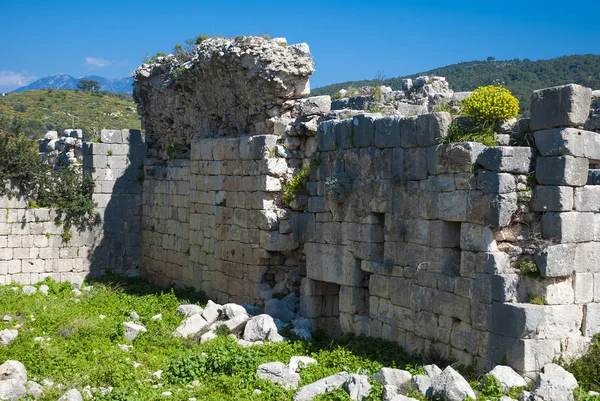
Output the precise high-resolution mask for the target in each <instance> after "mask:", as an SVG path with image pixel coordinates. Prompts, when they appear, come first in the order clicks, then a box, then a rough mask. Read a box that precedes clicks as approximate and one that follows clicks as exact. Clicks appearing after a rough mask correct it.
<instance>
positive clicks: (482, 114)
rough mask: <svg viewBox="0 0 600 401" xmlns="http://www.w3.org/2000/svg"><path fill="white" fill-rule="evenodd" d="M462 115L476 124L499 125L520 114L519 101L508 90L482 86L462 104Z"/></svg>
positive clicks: (493, 86) (499, 87)
mask: <svg viewBox="0 0 600 401" xmlns="http://www.w3.org/2000/svg"><path fill="white" fill-rule="evenodd" d="M461 113H462V114H463V115H465V116H467V117H469V119H470V120H471V121H473V122H474V123H477V124H480V123H483V124H485V123H497V122H500V121H503V120H508V119H511V118H515V117H516V116H517V115H518V114H519V101H518V100H517V99H516V98H515V97H514V96H513V95H512V94H511V93H510V91H509V90H508V89H506V88H503V87H501V86H496V85H488V86H480V87H478V88H477V89H475V90H474V91H473V93H471V95H469V96H467V97H466V98H465V99H464V100H463V101H462V104H461Z"/></svg>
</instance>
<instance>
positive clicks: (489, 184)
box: [477, 170, 516, 194]
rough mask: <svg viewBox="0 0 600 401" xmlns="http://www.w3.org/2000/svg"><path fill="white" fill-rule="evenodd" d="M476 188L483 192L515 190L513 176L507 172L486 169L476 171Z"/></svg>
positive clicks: (502, 192)
mask: <svg viewBox="0 0 600 401" xmlns="http://www.w3.org/2000/svg"><path fill="white" fill-rule="evenodd" d="M477 189H480V190H482V191H483V192H484V193H490V192H491V193H500V194H504V193H508V192H515V190H516V183H515V177H514V176H513V175H512V174H508V173H496V172H492V171H488V170H480V171H479V172H478V173H477Z"/></svg>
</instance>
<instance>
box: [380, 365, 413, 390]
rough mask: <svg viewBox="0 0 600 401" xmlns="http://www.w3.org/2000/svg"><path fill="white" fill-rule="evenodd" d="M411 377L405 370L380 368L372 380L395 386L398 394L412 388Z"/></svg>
mask: <svg viewBox="0 0 600 401" xmlns="http://www.w3.org/2000/svg"><path fill="white" fill-rule="evenodd" d="M411 379H412V375H411V374H410V373H409V372H407V371H406V370H400V369H392V368H381V369H380V370H379V372H377V373H375V374H374V375H373V380H375V381H378V382H379V383H381V384H383V385H384V386H386V385H392V386H396V387H397V388H398V390H399V391H400V392H408V391H410V390H411V388H412V381H411Z"/></svg>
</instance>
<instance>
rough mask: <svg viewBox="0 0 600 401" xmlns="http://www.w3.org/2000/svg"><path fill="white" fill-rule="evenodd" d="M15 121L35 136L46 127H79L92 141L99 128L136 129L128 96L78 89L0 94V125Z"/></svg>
mask: <svg viewBox="0 0 600 401" xmlns="http://www.w3.org/2000/svg"><path fill="white" fill-rule="evenodd" d="M15 122H17V123H18V124H21V125H22V127H21V130H22V132H24V133H25V134H27V135H28V136H31V137H34V138H39V137H41V136H42V135H43V134H45V133H46V131H48V130H56V131H58V132H59V133H62V131H63V130H64V129H66V128H81V129H83V133H84V139H86V140H92V139H94V137H95V136H97V135H99V133H100V130H101V129H102V128H107V129H140V125H141V124H140V118H139V116H138V114H137V107H136V105H135V104H134V103H133V99H132V96H131V95H127V94H117V93H105V92H99V93H92V92H85V91H79V90H54V89H45V90H28V91H25V92H20V93H9V94H7V95H6V96H0V128H2V127H3V126H4V128H5V129H6V130H7V131H8V130H9V129H10V128H8V127H7V125H10V124H13V123H15Z"/></svg>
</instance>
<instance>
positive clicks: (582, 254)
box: [573, 242, 600, 273]
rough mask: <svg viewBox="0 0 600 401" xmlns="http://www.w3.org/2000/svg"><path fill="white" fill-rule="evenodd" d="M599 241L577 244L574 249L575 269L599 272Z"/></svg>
mask: <svg viewBox="0 0 600 401" xmlns="http://www.w3.org/2000/svg"><path fill="white" fill-rule="evenodd" d="M599 260H600V242H587V243H583V244H577V248H576V249H575V263H574V265H573V266H574V267H575V271H577V272H589V273H599V272H600V264H598V261H599Z"/></svg>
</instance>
